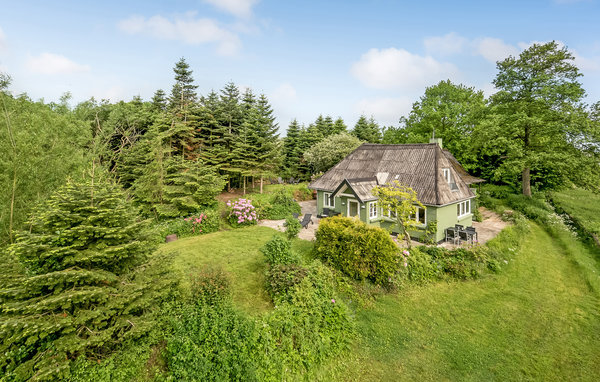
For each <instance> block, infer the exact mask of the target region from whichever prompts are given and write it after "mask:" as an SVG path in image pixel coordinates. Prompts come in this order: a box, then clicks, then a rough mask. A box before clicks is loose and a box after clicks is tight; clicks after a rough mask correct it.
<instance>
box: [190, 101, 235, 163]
mask: <svg viewBox="0 0 600 382" xmlns="http://www.w3.org/2000/svg"><path fill="white" fill-rule="evenodd" d="M200 104H201V105H200V108H199V109H198V128H197V130H196V137H197V140H198V144H199V147H198V157H199V158H200V159H201V160H202V161H203V162H204V163H205V164H206V165H208V166H212V167H215V168H217V169H218V170H221V169H222V168H223V167H225V166H226V165H227V163H228V160H229V152H228V150H227V147H226V141H225V135H226V134H227V128H226V127H225V126H223V125H222V124H221V123H220V120H221V117H220V100H219V96H218V95H217V93H215V92H214V91H212V92H210V93H209V94H208V96H206V97H202V99H201V100H200Z"/></svg>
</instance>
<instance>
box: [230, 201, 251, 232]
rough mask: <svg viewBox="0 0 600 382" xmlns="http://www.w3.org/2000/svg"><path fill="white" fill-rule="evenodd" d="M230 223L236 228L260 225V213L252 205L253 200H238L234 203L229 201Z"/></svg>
mask: <svg viewBox="0 0 600 382" xmlns="http://www.w3.org/2000/svg"><path fill="white" fill-rule="evenodd" d="M227 207H229V218H228V220H229V223H231V225H232V226H234V227H239V226H246V225H253V224H256V223H258V213H257V212H256V208H254V206H253V205H252V200H249V199H238V200H235V201H233V202H231V201H228V202H227Z"/></svg>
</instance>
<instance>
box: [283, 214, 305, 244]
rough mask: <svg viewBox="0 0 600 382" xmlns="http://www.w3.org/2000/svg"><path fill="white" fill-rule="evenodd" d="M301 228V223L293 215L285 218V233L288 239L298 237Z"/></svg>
mask: <svg viewBox="0 0 600 382" xmlns="http://www.w3.org/2000/svg"><path fill="white" fill-rule="evenodd" d="M301 229H302V225H301V224H300V222H299V221H298V219H296V218H295V217H293V216H289V217H288V218H287V219H285V235H286V236H287V238H288V239H289V240H292V239H294V238H296V237H298V234H299V233H300V230H301Z"/></svg>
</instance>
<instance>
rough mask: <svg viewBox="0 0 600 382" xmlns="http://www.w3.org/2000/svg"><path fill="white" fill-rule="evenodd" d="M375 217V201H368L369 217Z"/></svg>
mask: <svg viewBox="0 0 600 382" xmlns="http://www.w3.org/2000/svg"><path fill="white" fill-rule="evenodd" d="M376 217H377V202H371V203H369V218H371V219H373V218H376Z"/></svg>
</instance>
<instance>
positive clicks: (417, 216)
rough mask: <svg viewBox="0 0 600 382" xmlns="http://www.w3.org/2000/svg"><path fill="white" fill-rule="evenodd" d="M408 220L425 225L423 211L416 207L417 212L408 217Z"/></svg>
mask: <svg viewBox="0 0 600 382" xmlns="http://www.w3.org/2000/svg"><path fill="white" fill-rule="evenodd" d="M410 219H411V220H414V221H416V222H417V223H419V224H422V225H425V209H424V208H421V207H417V210H416V211H415V213H414V214H412V215H411V216H410Z"/></svg>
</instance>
